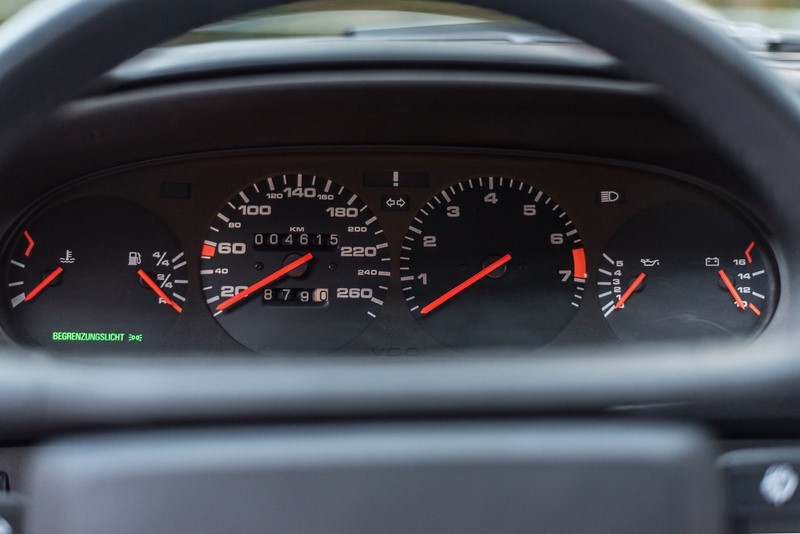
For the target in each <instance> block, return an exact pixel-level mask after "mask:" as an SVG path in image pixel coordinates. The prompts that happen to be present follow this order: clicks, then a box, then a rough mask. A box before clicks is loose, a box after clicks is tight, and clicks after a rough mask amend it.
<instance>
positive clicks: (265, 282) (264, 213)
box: [200, 175, 391, 352]
mask: <svg viewBox="0 0 800 534" xmlns="http://www.w3.org/2000/svg"><path fill="white" fill-rule="evenodd" d="M200 274H201V276H202V281H203V291H204V293H205V298H206V302H207V303H208V306H209V308H210V309H211V312H212V313H213V314H214V317H216V319H217V321H219V323H220V325H222V327H223V328H224V329H225V330H226V331H227V332H228V333H229V334H230V335H231V336H232V337H233V338H234V339H236V340H237V341H238V342H239V343H241V344H242V345H245V346H246V347H249V348H251V349H253V350H256V351H261V352H266V351H271V350H272V351H281V350H285V351H303V350H307V351H333V350H335V349H338V348H340V347H342V346H343V345H345V344H347V343H348V342H349V341H351V340H353V339H354V338H355V337H357V336H358V335H359V334H360V333H361V332H362V331H363V330H364V329H365V328H366V327H367V326H368V325H369V324H370V323H371V322H372V320H373V319H374V318H375V317H376V315H377V313H378V311H379V309H380V307H381V305H383V301H384V298H385V295H386V291H387V290H388V286H389V277H390V275H391V273H390V266H389V249H388V245H387V243H386V240H385V237H384V235H383V230H382V229H381V227H380V224H379V223H378V220H377V217H375V215H373V214H372V212H371V211H370V209H369V208H368V207H367V205H366V204H365V203H364V202H363V201H362V200H361V199H359V198H358V197H357V196H356V195H354V194H353V193H351V192H350V191H348V190H346V189H345V188H344V187H342V186H340V185H337V184H335V183H334V182H332V181H331V180H328V179H326V178H321V177H318V176H309V175H288V176H287V175H283V176H274V177H271V178H268V179H266V180H263V181H260V182H257V183H255V184H253V185H251V186H249V187H247V188H245V189H244V190H242V191H241V192H239V193H238V194H236V195H235V196H234V197H233V198H231V199H230V201H229V202H228V203H227V204H226V205H225V206H224V207H223V208H222V210H221V211H220V212H219V213H218V214H217V216H216V218H215V220H214V222H213V224H212V226H211V228H210V230H209V233H208V236H207V239H206V241H205V244H204V246H203V251H202V266H201V271H200Z"/></svg>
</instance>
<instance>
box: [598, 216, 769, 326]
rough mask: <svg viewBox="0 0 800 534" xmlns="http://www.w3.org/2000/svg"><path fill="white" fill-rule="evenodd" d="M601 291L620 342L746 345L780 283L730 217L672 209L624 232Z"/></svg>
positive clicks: (752, 238) (760, 249) (757, 243)
mask: <svg viewBox="0 0 800 534" xmlns="http://www.w3.org/2000/svg"><path fill="white" fill-rule="evenodd" d="M597 288H598V296H599V299H600V306H601V309H602V312H603V315H604V316H605V317H606V319H607V321H608V324H609V325H610V326H611V328H612V330H614V332H615V333H616V334H617V336H619V337H620V338H621V339H631V340H659V339H691V338H725V337H731V338H744V337H748V336H751V335H753V334H754V333H756V332H758V331H759V330H760V329H761V328H762V327H763V326H764V325H765V324H766V322H767V321H768V320H769V318H770V316H771V315H772V311H773V310H774V308H775V298H776V294H777V278H776V274H775V266H774V264H773V261H772V257H771V255H770V253H769V251H768V250H767V249H766V248H765V247H764V245H763V243H762V242H761V240H760V239H759V238H758V237H757V236H756V235H754V234H753V232H752V231H751V230H750V229H749V228H748V227H747V226H745V225H744V224H743V223H742V222H741V221H739V220H738V219H737V218H736V217H734V216H733V215H732V214H731V213H729V212H728V211H726V210H724V209H722V208H720V207H716V206H709V205H699V204H690V203H673V204H667V205H663V206H659V207H656V208H653V209H650V210H647V211H644V212H642V213H640V214H639V215H638V216H636V217H634V218H633V219H631V220H630V221H629V222H628V223H627V224H626V225H625V226H623V227H622V228H621V229H620V230H619V232H618V233H617V234H616V236H615V237H614V238H613V239H612V240H611V242H610V243H609V245H608V247H607V248H606V251H605V253H604V254H603V256H602V258H601V260H600V267H599V269H598V274H597Z"/></svg>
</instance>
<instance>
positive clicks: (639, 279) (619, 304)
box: [614, 273, 647, 310]
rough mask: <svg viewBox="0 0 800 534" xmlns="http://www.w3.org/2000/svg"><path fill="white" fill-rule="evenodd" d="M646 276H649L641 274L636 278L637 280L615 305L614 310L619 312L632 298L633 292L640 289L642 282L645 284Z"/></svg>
mask: <svg viewBox="0 0 800 534" xmlns="http://www.w3.org/2000/svg"><path fill="white" fill-rule="evenodd" d="M646 276H647V274H645V273H641V274H640V275H639V276H637V277H636V280H634V281H633V283H632V284H631V286H630V287H629V288H628V289H627V290H626V291H625V293H623V294H622V296H621V297H620V299H619V300H618V301H617V303H616V304H615V305H614V309H617V310H618V309H620V308H621V307H623V306H624V305H625V302H626V301H627V300H628V299H629V298H631V295H633V292H634V291H636V288H638V287H639V286H640V285H641V284H642V282H644V279H645V277H646Z"/></svg>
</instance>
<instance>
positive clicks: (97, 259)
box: [6, 197, 188, 351]
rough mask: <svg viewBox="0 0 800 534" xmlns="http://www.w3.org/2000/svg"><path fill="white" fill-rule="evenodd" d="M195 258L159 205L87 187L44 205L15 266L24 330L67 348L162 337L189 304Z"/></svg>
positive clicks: (12, 289) (16, 305)
mask: <svg viewBox="0 0 800 534" xmlns="http://www.w3.org/2000/svg"><path fill="white" fill-rule="evenodd" d="M187 271H188V270H187V267H186V259H185V257H184V254H183V252H182V251H181V250H180V247H179V244H178V242H177V240H176V238H175V237H174V236H173V235H172V233H171V232H170V231H169V229H168V228H167V227H166V226H165V225H164V223H162V222H161V221H160V220H159V219H157V218H156V217H155V216H154V215H153V214H152V213H150V212H149V211H147V210H145V209H144V208H141V207H139V206H137V205H136V204H133V203H131V202H128V201H125V200H120V199H115V198H108V197H88V198H80V199H76V200H70V201H67V202H65V203H63V204H61V205H59V206H56V207H54V208H52V209H50V210H47V211H45V212H44V213H42V214H41V215H40V216H39V217H37V218H36V219H34V220H32V221H31V222H30V223H28V224H27V225H26V226H25V228H24V229H23V230H22V231H21V232H20V235H19V237H18V238H17V241H16V244H15V245H14V247H13V249H12V250H11V257H10V259H9V260H8V265H7V271H6V285H7V295H8V305H9V307H10V312H9V316H10V317H11V320H12V322H13V323H14V326H15V330H17V331H18V332H19V333H20V337H21V338H23V339H26V340H30V341H33V342H35V343H38V344H40V345H42V346H45V347H58V348H59V349H61V350H70V349H73V350H80V351H86V350H92V349H96V350H109V351H112V350H113V351H118V350H124V349H136V348H141V347H142V346H143V345H148V344H151V343H157V342H158V341H160V340H161V339H162V338H163V336H164V335H165V334H166V333H167V332H168V331H169V330H170V329H171V328H172V326H173V325H174V323H175V321H176V320H177V319H178V317H179V316H180V314H181V313H182V311H183V305H184V303H185V301H186V289H187V285H188V278H187Z"/></svg>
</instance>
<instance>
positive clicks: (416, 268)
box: [400, 177, 586, 347]
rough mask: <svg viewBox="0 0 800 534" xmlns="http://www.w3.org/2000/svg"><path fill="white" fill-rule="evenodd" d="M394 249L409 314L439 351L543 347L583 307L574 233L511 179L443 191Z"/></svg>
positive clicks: (543, 200) (556, 211) (563, 217)
mask: <svg viewBox="0 0 800 534" xmlns="http://www.w3.org/2000/svg"><path fill="white" fill-rule="evenodd" d="M402 250H403V253H402V257H401V267H400V280H401V282H402V287H403V294H404V296H405V300H406V302H407V303H408V307H409V310H410V311H411V313H412V314H413V315H414V316H415V317H416V318H417V320H418V321H419V323H420V325H422V327H423V328H424V329H425V330H426V331H427V332H428V333H429V334H430V335H431V336H432V337H433V338H434V339H436V340H437V341H439V342H440V343H442V344H443V345H446V346H450V347H476V346H482V345H483V346H486V345H490V346H510V345H517V346H537V345H542V344H544V343H546V342H547V341H550V340H551V339H553V338H554V337H555V336H556V335H558V333H559V332H561V330H563V329H564V328H565V327H566V325H567V324H568V323H569V322H570V320H571V319H572V318H573V317H574V315H575V313H576V311H577V310H578V307H579V305H580V302H581V300H582V299H583V293H584V287H585V282H586V260H585V255H584V250H583V245H582V244H581V239H580V237H579V235H578V230H577V229H575V227H574V225H573V223H572V221H571V220H570V218H569V217H568V216H567V214H566V212H565V211H564V210H563V209H562V208H561V207H560V206H559V205H558V204H557V203H556V202H554V201H553V199H551V198H550V197H548V196H547V195H545V194H544V193H543V192H541V191H538V190H536V189H535V188H534V187H532V186H530V185H528V184H526V183H524V182H521V181H519V180H514V179H511V178H501V177H486V178H477V179H471V180H466V181H463V182H460V183H458V184H456V185H454V186H451V187H448V188H447V189H445V190H444V191H441V192H440V193H439V194H437V195H436V196H434V197H433V198H432V199H431V200H430V201H429V202H428V203H427V204H426V205H425V206H424V207H423V208H422V209H421V210H420V211H419V213H418V214H417V216H416V217H415V218H414V222H413V223H412V225H411V227H410V229H409V231H408V233H407V234H406V236H405V241H404V243H403V247H402Z"/></svg>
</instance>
